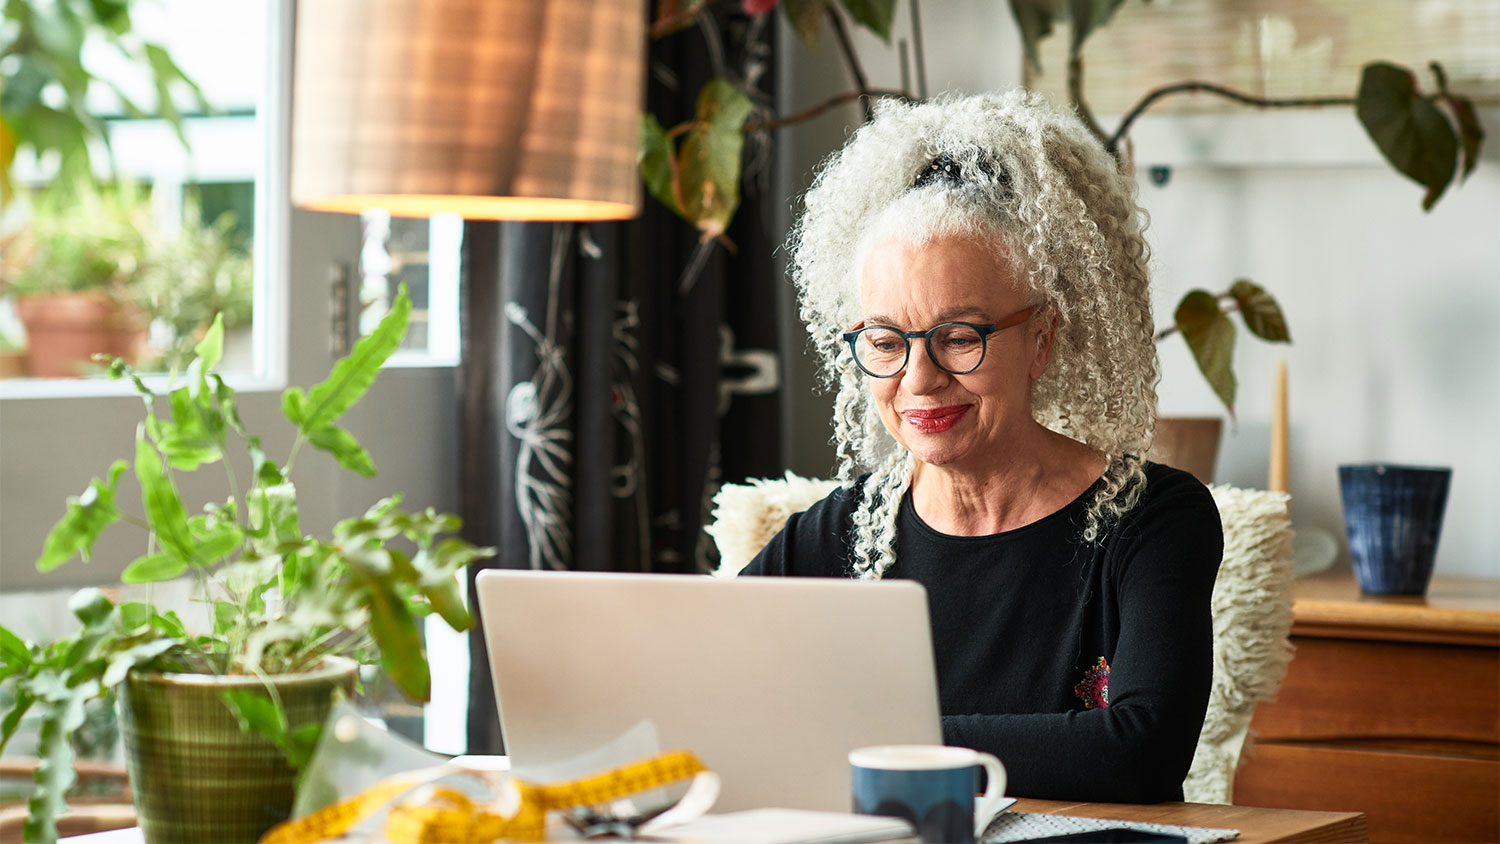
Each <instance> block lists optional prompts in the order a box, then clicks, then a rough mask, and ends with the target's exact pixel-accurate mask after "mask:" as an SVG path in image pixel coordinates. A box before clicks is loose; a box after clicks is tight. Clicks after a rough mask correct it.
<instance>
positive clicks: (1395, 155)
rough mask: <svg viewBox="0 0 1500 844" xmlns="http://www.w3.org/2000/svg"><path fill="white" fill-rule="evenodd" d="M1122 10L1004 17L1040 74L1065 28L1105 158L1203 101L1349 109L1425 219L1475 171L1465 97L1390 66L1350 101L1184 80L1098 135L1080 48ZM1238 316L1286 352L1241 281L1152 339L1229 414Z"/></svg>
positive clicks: (1376, 71)
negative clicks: (1182, 105) (1425, 89)
mask: <svg viewBox="0 0 1500 844" xmlns="http://www.w3.org/2000/svg"><path fill="white" fill-rule="evenodd" d="M1124 3H1125V0H1067V2H1065V3H1064V2H1059V0H1010V6H1011V12H1012V14H1013V15H1014V16H1015V19H1016V23H1017V25H1018V27H1019V28H1020V30H1021V38H1022V43H1023V44H1024V47H1025V53H1026V61H1027V63H1028V64H1029V65H1031V67H1032V68H1033V69H1034V70H1036V71H1038V72H1040V70H1041V60H1040V57H1039V44H1040V42H1041V41H1042V40H1043V39H1044V38H1046V37H1047V36H1049V35H1050V34H1051V33H1052V30H1053V24H1054V23H1055V22H1057V21H1061V20H1064V19H1067V20H1070V21H1071V23H1072V38H1071V40H1070V41H1069V45H1068V61H1067V90H1068V98H1069V100H1070V101H1071V103H1072V105H1073V107H1074V109H1075V110H1076V111H1077V112H1078V114H1079V116H1080V118H1081V119H1082V120H1083V122H1084V124H1085V125H1086V126H1087V127H1088V129H1089V131H1090V132H1091V133H1093V135H1094V136H1095V137H1096V138H1098V139H1099V142H1100V143H1101V144H1102V145H1103V146H1104V148H1105V149H1106V150H1108V151H1109V152H1110V154H1111V155H1113V156H1115V158H1116V159H1120V158H1121V147H1122V145H1123V144H1124V142H1125V139H1126V138H1127V137H1128V136H1129V132H1130V128H1131V127H1132V126H1133V125H1134V124H1135V122H1136V120H1137V119H1138V118H1140V116H1141V115H1142V114H1144V113H1145V112H1146V110H1147V109H1149V108H1151V107H1152V106H1153V105H1155V104H1156V103H1158V102H1160V101H1161V100H1163V99H1166V98H1167V97H1171V96H1176V95H1179V94H1198V93H1202V94H1210V95H1213V96H1217V97H1222V98H1224V99H1228V100H1231V101H1233V102H1237V103H1240V104H1242V105H1246V106H1250V107H1253V108H1259V109H1283V108H1326V107H1349V106H1353V107H1354V109H1355V114H1356V116H1357V117H1358V119H1359V122H1360V124H1361V125H1362V126H1363V127H1364V129H1365V132H1366V133H1367V134H1368V135H1369V136H1370V138H1371V140H1372V141H1373V142H1374V143H1375V146H1376V148H1377V149H1379V150H1380V153H1381V155H1382V156H1384V157H1385V159H1386V161H1388V162H1389V163H1390V164H1391V166H1392V167H1394V168H1395V169H1396V170H1397V171H1398V172H1400V173H1402V174H1403V175H1405V176H1407V177H1408V178H1410V179H1412V180H1413V181H1416V182H1417V183H1418V184H1421V185H1422V186H1424V187H1425V188H1426V189H1427V192H1426V194H1425V195H1424V196H1423V198H1422V208H1423V210H1428V211H1430V210H1431V209H1432V207H1433V205H1435V204H1436V203H1437V201H1438V198H1439V197H1441V196H1442V194H1443V192H1444V191H1445V190H1446V189H1447V188H1448V186H1449V185H1450V184H1451V183H1452V182H1453V180H1454V177H1455V174H1457V175H1458V179H1459V181H1463V180H1465V179H1467V178H1468V176H1469V174H1470V173H1471V172H1473V170H1474V167H1475V165H1476V164H1477V163H1478V161H1479V147H1480V143H1481V141H1482V140H1483V138H1484V132H1483V130H1482V129H1481V128H1480V126H1479V121H1478V118H1477V116H1476V115H1475V111H1474V104H1473V102H1472V101H1470V100H1469V99H1468V98H1467V97H1463V96H1460V95H1457V94H1455V93H1453V92H1452V91H1450V90H1449V89H1448V80H1447V75H1446V74H1445V73H1444V72H1443V68H1442V66H1441V65H1439V64H1438V63H1437V62H1432V63H1431V64H1430V65H1429V67H1430V69H1431V71H1432V74H1433V77H1434V79H1435V80H1436V83H1437V92H1436V93H1434V94H1423V93H1422V92H1420V91H1419V90H1418V86H1417V78H1416V75H1415V74H1414V73H1412V72H1411V71H1410V70H1408V69H1406V68H1403V67H1400V66H1397V65H1394V64H1390V63H1388V62H1371V63H1369V64H1367V65H1365V66H1364V69H1363V71H1362V73H1361V76H1360V84H1359V90H1358V92H1357V93H1356V94H1355V95H1354V96H1352V97H1351V96H1327V97H1259V96H1254V95H1251V94H1246V93H1243V92H1241V91H1236V90H1233V89H1231V88H1228V87H1225V86H1222V85H1218V84H1215V83H1212V82H1204V81H1198V80H1188V81H1183V82H1179V83H1174V84H1170V85H1164V86H1161V87H1159V88H1155V89H1153V90H1151V91H1148V92H1147V93H1146V94H1145V96H1143V97H1142V98H1141V99H1140V101H1139V102H1137V103H1136V104H1135V105H1134V106H1132V107H1131V108H1130V109H1129V110H1128V111H1126V113H1125V116H1124V117H1123V118H1122V119H1121V121H1120V125H1119V127H1118V128H1116V129H1115V131H1114V132H1112V133H1111V132H1106V131H1105V130H1104V129H1103V128H1102V127H1101V126H1100V125H1099V122H1098V120H1097V118H1095V116H1094V114H1093V111H1092V109H1091V108H1090V107H1089V105H1088V102H1087V99H1086V97H1085V96H1084V61H1083V45H1084V43H1085V42H1086V41H1087V40H1088V37H1089V35H1090V34H1092V33H1093V32H1094V31H1096V30H1098V29H1099V28H1100V27H1103V26H1105V25H1107V24H1108V23H1109V22H1110V20H1112V19H1113V17H1114V14H1115V12H1116V11H1117V10H1118V9H1119V8H1120V7H1121V6H1122V5H1124ZM1236 311H1238V312H1239V313H1240V315H1241V316H1242V317H1243V318H1244V321H1245V325H1246V328H1248V329H1249V330H1250V332H1251V333H1252V334H1254V335H1256V336H1257V337H1260V338H1261V339H1263V340H1266V341H1268V342H1277V343H1290V342H1291V335H1290V333H1289V332H1288V331H1287V327H1286V318H1285V317H1284V316H1283V314H1282V313H1281V308H1280V306H1279V305H1278V304H1277V303H1276V300H1275V299H1274V298H1273V297H1272V296H1271V295H1270V294H1269V293H1267V292H1266V290H1265V289H1264V288H1262V287H1260V286H1259V285H1256V284H1254V283H1253V282H1251V281H1249V280H1248V279H1240V280H1238V281H1236V282H1235V283H1234V285H1233V286H1232V287H1230V289H1229V290H1227V291H1225V292H1223V293H1219V294H1217V295H1215V294H1212V293H1209V292H1208V291H1206V290H1192V291H1189V292H1188V294H1187V295H1186V296H1184V297H1183V299H1182V301H1181V302H1180V303H1179V304H1178V306H1177V310H1176V312H1175V313H1174V314H1173V320H1174V322H1173V324H1172V325H1170V326H1168V327H1166V328H1164V329H1162V330H1161V331H1159V332H1158V333H1157V335H1156V340H1157V342H1160V341H1162V340H1163V339H1166V338H1167V337H1170V336H1172V335H1173V334H1176V333H1181V334H1182V336H1183V339H1184V340H1186V341H1187V344H1188V348H1189V349H1190V350H1191V351H1192V353H1193V360H1194V361H1195V362H1196V363H1197V365H1198V369H1199V370H1200V371H1201V372H1202V373H1203V375H1204V377H1205V378H1206V379H1207V380H1208V383H1209V386H1210V387H1212V388H1213V391H1214V394H1215V395H1217V396H1218V397H1219V400H1220V401H1222V402H1223V403H1224V406H1225V407H1226V408H1228V409H1229V412H1230V415H1231V416H1232V415H1233V414H1234V401H1235V393H1236V389H1237V382H1236V380H1235V376H1234V371H1233V368H1232V366H1231V363H1232V361H1233V357H1234V341H1235V327H1234V323H1233V322H1231V321H1230V319H1229V316H1228V315H1229V314H1231V313H1234V312H1236Z"/></svg>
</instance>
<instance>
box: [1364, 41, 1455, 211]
mask: <svg viewBox="0 0 1500 844" xmlns="http://www.w3.org/2000/svg"><path fill="white" fill-rule="evenodd" d="M1356 113H1357V114H1358V115H1359V122H1360V124H1362V125H1363V126H1364V127H1365V131H1366V132H1368V133H1369V135H1370V139H1371V140H1373V141H1374V142H1375V146H1376V147H1377V148H1378V149H1379V150H1380V153H1381V155H1384V156H1385V158H1386V160H1387V161H1389V162H1390V163H1391V166H1392V167H1395V168H1396V169H1397V170H1399V171H1400V172H1402V173H1403V174H1405V175H1406V176H1407V177H1409V178H1411V179H1412V180H1414V181H1416V182H1417V183H1419V184H1421V185H1423V186H1425V187H1426V188H1427V194H1426V195H1425V196H1424V197H1423V198H1422V208H1423V209H1424V210H1429V211H1430V210H1432V206H1433V205H1434V204H1436V203H1437V201H1438V197H1440V196H1442V195H1443V191H1444V190H1446V189H1447V188H1448V184H1449V183H1450V182H1452V181H1453V174H1454V171H1455V170H1457V168H1458V138H1457V136H1455V135H1454V133H1453V127H1452V126H1451V125H1449V123H1448V120H1447V118H1445V117H1444V116H1443V113H1442V111H1441V110H1440V109H1439V108H1438V107H1437V106H1436V105H1433V103H1432V101H1431V100H1429V99H1426V98H1425V97H1422V96H1420V95H1419V94H1418V93H1417V80H1416V77H1415V76H1413V75H1412V73H1411V71H1409V70H1407V69H1406V68H1404V67H1399V66H1397V65H1393V64H1390V63H1387V62H1371V63H1370V64H1367V65H1365V69H1364V73H1363V75H1362V76H1361V77H1360V83H1359V98H1358V106H1357V108H1356Z"/></svg>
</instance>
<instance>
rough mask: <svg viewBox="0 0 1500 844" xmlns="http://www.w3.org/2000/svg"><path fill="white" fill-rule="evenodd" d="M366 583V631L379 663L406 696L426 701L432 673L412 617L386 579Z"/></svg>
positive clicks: (429, 693)
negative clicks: (376, 648) (378, 648)
mask: <svg viewBox="0 0 1500 844" xmlns="http://www.w3.org/2000/svg"><path fill="white" fill-rule="evenodd" d="M368 586H369V595H370V632H371V633H372V634H373V635H374V637H375V644H376V645H378V646H379V647H380V664H381V666H382V667H384V668H385V671H386V673H387V674H389V675H390V677H391V680H392V682H394V683H395V684H396V686H397V688H399V689H401V691H403V692H405V693H406V696H407V697H409V698H411V699H412V700H415V701H421V702H426V701H427V699H428V698H430V697H431V696H432V675H431V671H430V669H429V668H428V666H427V655H426V654H425V653H424V652H423V650H422V636H421V633H420V632H419V631H418V629H417V622H416V619H415V618H413V617H412V614H411V610H409V609H407V606H406V602H405V601H403V600H401V596H400V595H397V594H396V591H395V590H394V589H392V588H391V587H390V586H389V585H388V584H387V583H386V582H384V581H383V580H375V581H372V582H370V583H369V584H368Z"/></svg>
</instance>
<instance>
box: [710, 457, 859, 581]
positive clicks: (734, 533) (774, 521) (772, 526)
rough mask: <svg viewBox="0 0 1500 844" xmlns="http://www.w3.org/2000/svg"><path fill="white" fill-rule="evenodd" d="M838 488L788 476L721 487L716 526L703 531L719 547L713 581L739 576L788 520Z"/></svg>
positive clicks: (835, 484)
mask: <svg viewBox="0 0 1500 844" xmlns="http://www.w3.org/2000/svg"><path fill="white" fill-rule="evenodd" d="M838 485H839V484H838V481H825V480H821V479H818V478H804V477H801V476H799V475H794V474H792V473H791V472H787V473H786V477H785V478H782V479H780V480H776V479H771V478H764V479H755V480H751V481H750V483H748V484H725V485H724V486H722V487H720V488H719V492H718V494H716V495H715V496H714V512H713V518H714V521H713V524H711V525H709V526H708V527H707V528H704V529H705V530H707V531H708V535H709V536H712V537H713V538H714V544H715V545H718V546H719V568H718V569H717V570H715V571H714V577H734V576H735V575H737V574H739V573H740V569H742V568H744V567H745V566H747V565H749V564H750V561H751V560H752V559H754V558H755V555H756V554H758V553H760V549H762V548H764V547H766V543H767V542H770V541H771V537H773V536H775V535H776V533H777V532H778V531H780V530H781V527H782V525H785V524H786V520H787V517H788V516H790V515H792V514H793V513H800V512H802V511H803V510H806V509H807V508H809V507H811V506H813V505H814V504H816V503H818V502H819V501H822V500H823V499H824V498H825V497H827V495H828V493H830V492H833V491H834V489H836V488H837V487H838Z"/></svg>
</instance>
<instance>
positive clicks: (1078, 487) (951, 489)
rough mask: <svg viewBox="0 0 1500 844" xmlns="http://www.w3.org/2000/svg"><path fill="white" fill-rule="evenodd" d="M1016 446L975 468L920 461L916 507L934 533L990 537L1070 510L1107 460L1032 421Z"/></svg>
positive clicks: (914, 497)
mask: <svg viewBox="0 0 1500 844" xmlns="http://www.w3.org/2000/svg"><path fill="white" fill-rule="evenodd" d="M1011 442H1012V443H1013V445H1012V446H1011V447H1009V448H1007V449H1005V453H1004V454H997V455H996V456H995V458H994V459H993V460H991V461H987V462H986V464H985V465H983V466H977V467H951V466H935V465H931V464H926V463H920V462H919V463H917V465H916V468H915V470H914V471H913V474H912V486H911V494H912V506H914V507H915V508H916V511H917V515H918V516H920V517H921V518H922V521H923V522H926V523H927V524H928V525H929V526H930V527H932V528H933V529H934V530H937V531H939V532H941V533H946V534H949V535H950V536H988V535H990V534H995V533H1004V532H1005V531H1009V530H1015V529H1016V528H1020V527H1025V526H1026V525H1029V524H1031V523H1032V522H1036V521H1039V520H1040V519H1042V518H1045V517H1046V516H1049V515H1051V514H1053V513H1055V512H1057V511H1058V510H1061V509H1062V508H1063V507H1066V506H1067V505H1068V504H1069V503H1071V502H1072V501H1073V500H1074V499H1075V498H1077V497H1078V496H1079V495H1081V494H1083V492H1084V491H1085V490H1087V489H1088V488H1089V487H1091V486H1093V484H1094V482H1095V481H1097V480H1098V479H1099V476H1100V474H1102V473H1103V472H1104V469H1105V466H1106V462H1105V459H1104V456H1103V455H1102V454H1100V453H1099V452H1097V451H1095V450H1094V449H1092V448H1090V447H1088V446H1086V445H1084V444H1083V443H1080V442H1078V441H1077V440H1074V439H1071V438H1069V437H1066V436H1063V435H1062V434H1058V433H1056V432H1053V431H1050V430H1048V429H1046V428H1044V427H1043V426H1041V425H1040V424H1036V423H1032V425H1031V426H1030V427H1029V428H1027V429H1026V430H1025V431H1024V433H1023V435H1022V436H1019V437H1015V438H1013V439H1012V440H1011Z"/></svg>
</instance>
